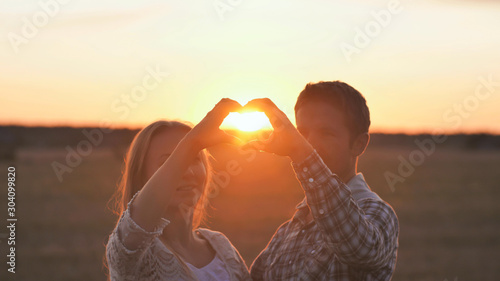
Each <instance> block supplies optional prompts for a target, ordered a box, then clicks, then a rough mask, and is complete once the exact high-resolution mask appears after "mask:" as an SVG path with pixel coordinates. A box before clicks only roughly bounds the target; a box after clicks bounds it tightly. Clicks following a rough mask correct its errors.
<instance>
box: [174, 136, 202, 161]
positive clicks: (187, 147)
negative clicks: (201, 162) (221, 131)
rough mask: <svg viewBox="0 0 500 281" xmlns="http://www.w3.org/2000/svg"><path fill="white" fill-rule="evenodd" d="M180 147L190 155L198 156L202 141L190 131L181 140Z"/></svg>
mask: <svg viewBox="0 0 500 281" xmlns="http://www.w3.org/2000/svg"><path fill="white" fill-rule="evenodd" d="M178 146H179V148H181V149H182V150H184V151H185V152H186V153H188V154H189V155H193V156H196V155H197V154H198V153H199V152H200V151H201V150H202V149H203V147H202V145H201V143H200V142H199V141H198V140H197V139H196V138H194V137H192V136H190V134H189V133H188V134H187V135H186V136H185V137H184V138H183V139H182V140H181V141H180V142H179V145H178Z"/></svg>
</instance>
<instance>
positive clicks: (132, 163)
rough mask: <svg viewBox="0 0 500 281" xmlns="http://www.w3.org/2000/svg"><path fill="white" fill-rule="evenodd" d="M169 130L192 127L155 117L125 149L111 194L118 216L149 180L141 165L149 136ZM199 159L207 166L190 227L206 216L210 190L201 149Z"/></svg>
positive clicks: (207, 159)
mask: <svg viewBox="0 0 500 281" xmlns="http://www.w3.org/2000/svg"><path fill="white" fill-rule="evenodd" d="M172 129H181V130H186V133H187V132H189V131H190V130H191V129H192V126H191V125H189V124H188V123H184V122H180V121H167V120H158V121H156V122H153V123H151V124H150V125H148V126H146V127H145V128H143V129H142V130H140V131H139V132H138V133H137V134H136V136H135V138H134V140H133V141H132V143H131V144H130V147H129V149H128V152H127V154H126V156H125V161H124V166H123V169H122V176H121V179H120V182H119V184H118V189H117V190H116V192H115V194H114V195H113V198H112V200H113V199H114V208H113V209H114V212H115V214H117V215H118V216H121V214H122V213H123V212H124V211H125V210H126V209H127V204H128V202H129V201H130V200H131V199H132V196H134V194H136V193H137V192H138V191H139V190H140V189H142V187H143V186H144V185H145V184H146V182H147V181H148V179H147V178H146V176H145V171H144V166H145V158H146V153H147V151H148V149H149V145H150V143H151V139H152V138H153V137H154V136H155V135H157V134H158V133H159V132H162V131H165V130H172ZM200 157H201V160H202V162H203V165H204V166H205V169H206V172H207V173H206V174H207V176H206V178H205V182H204V187H205V188H204V191H203V193H202V194H201V196H200V199H199V200H198V202H197V203H196V205H195V207H194V214H193V224H192V226H193V229H195V228H197V227H199V226H200V225H201V224H202V223H204V222H205V219H206V207H207V206H208V194H210V192H211V190H210V187H211V186H212V185H211V184H210V182H211V179H212V172H213V171H212V166H211V164H210V154H209V153H208V152H207V151H206V150H203V151H201V153H200Z"/></svg>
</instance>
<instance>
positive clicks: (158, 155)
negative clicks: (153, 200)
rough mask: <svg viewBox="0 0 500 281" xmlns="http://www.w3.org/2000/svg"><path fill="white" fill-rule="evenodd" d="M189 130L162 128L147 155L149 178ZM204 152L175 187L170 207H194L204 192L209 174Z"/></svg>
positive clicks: (146, 174) (147, 176) (154, 137)
mask: <svg viewBox="0 0 500 281" xmlns="http://www.w3.org/2000/svg"><path fill="white" fill-rule="evenodd" d="M187 132H188V130H187V129H184V128H168V129H160V130H159V131H157V132H156V133H155V135H154V136H153V138H152V139H151V143H150V145H149V148H148V151H147V153H146V157H145V162H146V163H145V176H146V178H147V179H149V178H150V177H151V176H153V174H154V173H155V172H156V171H157V170H158V168H160V167H161V165H162V164H163V163H164V162H165V161H166V160H167V159H168V157H169V156H170V155H171V154H172V152H173V151H174V150H175V148H176V146H177V144H178V143H179V142H180V141H181V140H182V138H184V136H185V135H186V134H187ZM201 157H202V154H201V152H200V153H199V155H198V157H197V158H196V159H194V160H193V162H192V163H191V165H190V166H189V168H188V169H187V170H186V171H185V173H184V175H183V177H182V179H181V181H180V183H179V184H178V185H177V186H174V187H172V186H168V183H165V188H174V189H175V191H174V193H173V198H172V201H171V203H170V205H169V208H168V209H172V208H175V209H178V208H179V207H182V206H184V207H193V206H195V205H196V203H197V202H198V200H199V199H200V196H201V195H202V194H203V192H204V188H205V184H204V183H205V178H206V176H207V172H206V168H205V165H204V164H203V162H202V158H201Z"/></svg>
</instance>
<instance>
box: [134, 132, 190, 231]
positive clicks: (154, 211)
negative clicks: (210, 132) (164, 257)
mask: <svg viewBox="0 0 500 281" xmlns="http://www.w3.org/2000/svg"><path fill="white" fill-rule="evenodd" d="M198 153H199V150H197V149H196V148H195V146H194V145H193V142H192V141H191V139H190V138H189V137H188V136H186V137H185V138H184V139H183V140H181V141H180V142H179V144H178V145H177V147H176V148H175V150H174V151H173V152H172V154H171V155H170V157H168V159H167V160H166V161H165V162H164V163H163V165H162V166H160V168H159V169H158V170H157V171H156V172H155V173H154V174H153V176H151V178H150V179H149V180H148V181H147V182H146V184H145V185H144V187H143V188H142V189H141V191H140V192H139V194H138V195H137V197H136V198H135V200H134V202H133V203H132V205H131V208H132V209H133V212H132V213H131V217H132V219H133V220H134V221H135V222H136V223H137V224H138V225H140V226H141V227H142V228H144V229H145V230H148V231H153V229H154V228H155V227H156V226H157V225H158V224H159V222H160V220H161V218H162V217H163V215H164V214H165V210H166V208H167V207H168V205H169V204H170V201H171V199H172V197H173V195H174V192H175V191H176V188H177V186H178V185H179V183H180V182H181V180H182V177H183V175H184V173H185V171H186V170H187V168H188V167H189V165H190V164H191V163H192V161H193V159H194V158H195V157H196V156H197V154H198Z"/></svg>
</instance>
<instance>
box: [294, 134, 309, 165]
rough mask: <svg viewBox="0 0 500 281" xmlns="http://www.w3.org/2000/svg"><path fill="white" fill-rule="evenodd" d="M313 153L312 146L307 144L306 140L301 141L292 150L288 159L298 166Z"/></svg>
mask: <svg viewBox="0 0 500 281" xmlns="http://www.w3.org/2000/svg"><path fill="white" fill-rule="evenodd" d="M313 151H314V148H313V147H312V145H311V144H309V142H307V141H306V140H303V141H302V142H300V143H299V144H298V145H296V146H295V147H294V148H293V149H292V151H291V153H290V155H289V157H290V158H291V159H292V161H293V162H294V163H297V164H298V163H302V162H304V160H306V158H307V157H308V156H309V155H311V153H313Z"/></svg>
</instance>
